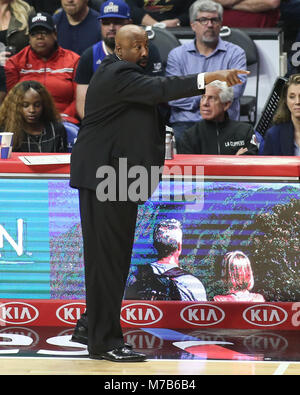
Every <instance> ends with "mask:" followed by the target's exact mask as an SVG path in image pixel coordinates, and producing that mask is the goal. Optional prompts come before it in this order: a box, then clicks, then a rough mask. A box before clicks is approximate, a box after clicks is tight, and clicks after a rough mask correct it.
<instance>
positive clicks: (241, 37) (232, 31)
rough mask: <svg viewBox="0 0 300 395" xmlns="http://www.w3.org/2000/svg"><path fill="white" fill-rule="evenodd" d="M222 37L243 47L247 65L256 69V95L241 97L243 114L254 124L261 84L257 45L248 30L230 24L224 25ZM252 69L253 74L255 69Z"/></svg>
mask: <svg viewBox="0 0 300 395" xmlns="http://www.w3.org/2000/svg"><path fill="white" fill-rule="evenodd" d="M220 37H221V38H222V40H224V41H229V42H231V43H233V44H236V45H239V46H240V47H241V48H243V50H244V51H245V53H246V59H247V67H248V68H249V67H250V68H251V69H254V71H255V72H256V75H255V77H256V82H255V96H250V95H243V96H242V97H241V98H240V104H241V109H240V114H241V116H246V117H248V121H249V122H250V123H251V124H252V125H255V123H256V118H257V98H258V85H259V56H258V51H257V47H256V45H255V42H254V41H253V40H252V38H251V37H250V36H249V35H248V34H247V33H246V32H244V31H242V30H240V29H237V28H229V27H228V26H223V27H222V29H221V32H220ZM251 71H252V74H253V70H251Z"/></svg>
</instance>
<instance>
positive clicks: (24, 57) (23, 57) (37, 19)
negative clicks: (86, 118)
mask: <svg viewBox="0 0 300 395" xmlns="http://www.w3.org/2000/svg"><path fill="white" fill-rule="evenodd" d="M29 40H30V45H28V46H27V47H25V48H24V49H23V50H22V51H20V52H19V53H17V54H16V55H14V56H12V57H10V58H9V59H8V60H7V62H6V64H5V67H4V69H5V78H6V89H7V91H9V90H10V89H11V88H12V87H13V86H14V85H15V84H16V83H17V82H20V81H25V80H37V81H40V82H42V83H43V84H44V85H45V87H46V88H47V89H48V91H49V92H50V94H51V95H52V96H53V99H54V102H55V105H56V107H57V109H58V111H59V112H60V113H61V115H62V117H63V118H64V119H65V120H68V121H70V122H73V123H78V122H79V121H78V119H76V102H75V94H76V83H75V82H74V77H75V71H76V67H77V63H78V61H79V55H77V54H76V53H74V52H72V51H69V50H67V49H63V48H61V47H60V46H59V45H58V44H57V36H56V31H55V26H54V23H53V19H52V17H51V15H49V14H47V13H38V14H37V15H36V16H34V17H31V18H30V19H29Z"/></svg>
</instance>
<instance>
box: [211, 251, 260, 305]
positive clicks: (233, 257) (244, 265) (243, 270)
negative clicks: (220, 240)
mask: <svg viewBox="0 0 300 395" xmlns="http://www.w3.org/2000/svg"><path fill="white" fill-rule="evenodd" d="M221 280H222V281H223V283H224V286H225V288H227V291H228V293H227V294H225V295H216V296H214V298H213V300H214V301H215V302H225V301H227V302H229V301H232V302H234V301H239V302H241V301H244V302H245V301H248V302H264V301H265V299H264V297H263V296H262V295H260V294H257V293H253V292H250V291H251V290H252V288H253V286H254V277H253V272H252V268H251V262H250V260H249V258H248V257H247V255H245V254H244V253H243V252H242V251H232V252H228V253H227V254H225V256H224V258H223V260H222V263H221Z"/></svg>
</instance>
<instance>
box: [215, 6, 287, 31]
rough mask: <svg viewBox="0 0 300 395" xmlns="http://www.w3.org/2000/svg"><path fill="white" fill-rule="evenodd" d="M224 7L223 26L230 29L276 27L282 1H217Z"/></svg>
mask: <svg viewBox="0 0 300 395" xmlns="http://www.w3.org/2000/svg"><path fill="white" fill-rule="evenodd" d="M215 2H216V3H219V4H221V5H222V6H223V7H224V16H223V24H224V26H229V27H241V28H245V27H262V28H265V27H275V26H276V25H277V23H278V20H279V16H280V11H279V7H280V2H281V1H280V0H215Z"/></svg>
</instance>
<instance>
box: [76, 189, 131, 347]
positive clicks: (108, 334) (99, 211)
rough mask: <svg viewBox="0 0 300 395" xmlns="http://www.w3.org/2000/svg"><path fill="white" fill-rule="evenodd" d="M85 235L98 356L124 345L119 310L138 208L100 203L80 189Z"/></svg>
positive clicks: (91, 328) (92, 342)
mask: <svg viewBox="0 0 300 395" xmlns="http://www.w3.org/2000/svg"><path fill="white" fill-rule="evenodd" d="M79 202H80V216H81V226H82V235H83V248H84V263H85V287H86V306H87V312H88V351H89V352H90V353H93V354H99V353H102V352H105V351H109V350H112V349H114V348H117V347H120V346H122V345H123V344H124V340H123V334H122V329H121V324H120V311H121V306H122V300H123V295H124V290H125V285H126V280H127V276H128V272H129V267H130V261H131V253H132V247H133V241H134V234H135V225H136V217H137V209H138V205H137V204H136V203H133V202H110V201H106V202H100V201H98V200H97V197H96V193H95V191H92V190H89V189H80V190H79Z"/></svg>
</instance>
